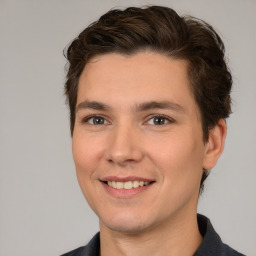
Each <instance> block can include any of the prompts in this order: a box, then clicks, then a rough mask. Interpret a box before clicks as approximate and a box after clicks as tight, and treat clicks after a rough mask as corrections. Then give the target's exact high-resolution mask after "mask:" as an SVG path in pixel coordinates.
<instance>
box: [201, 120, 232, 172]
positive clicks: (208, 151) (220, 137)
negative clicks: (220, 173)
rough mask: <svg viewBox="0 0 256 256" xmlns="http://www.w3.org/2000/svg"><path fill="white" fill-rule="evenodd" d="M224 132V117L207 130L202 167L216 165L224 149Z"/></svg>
mask: <svg viewBox="0 0 256 256" xmlns="http://www.w3.org/2000/svg"><path fill="white" fill-rule="evenodd" d="M226 134H227V125H226V122H225V120H224V119H220V120H219V121H218V123H217V124H216V125H215V127H214V128H212V129H211V130H210V131H209V139H208V142H207V143H206V147H205V156H204V161H203V168H204V169H206V170H209V169H212V168H213V167H214V166H215V165H216V163H217V161H218V159H219V157H220V155H221V153H222V151H223V149H224V144H225V138H226Z"/></svg>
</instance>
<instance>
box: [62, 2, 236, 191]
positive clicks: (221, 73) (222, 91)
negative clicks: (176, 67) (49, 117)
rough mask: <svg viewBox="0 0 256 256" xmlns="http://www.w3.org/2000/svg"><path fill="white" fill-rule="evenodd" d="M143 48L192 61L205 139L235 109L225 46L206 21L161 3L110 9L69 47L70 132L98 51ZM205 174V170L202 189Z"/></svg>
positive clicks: (125, 51)
mask: <svg viewBox="0 0 256 256" xmlns="http://www.w3.org/2000/svg"><path fill="white" fill-rule="evenodd" d="M143 50H151V51H154V52H157V53H161V54H163V55H165V56H169V57H171V58H176V59H183V60H186V61H188V64H189V67H188V75H189V78H190V81H191V89H192V91H193V94H194V97H195V100H196V103H197V104H198V106H199V108H200V112H201V119H202V129H203V140H204V142H207V141H208V136H209V130H210V129H211V128H213V127H214V126H215V125H216V124H217V122H218V121H219V119H221V118H223V119H225V118H227V117H228V116H229V114H230V113H231V107H230V105H231V98H230V91H231V86H232V77H231V74H230V72H229V70H228V68H227V65H226V62H225V59H224V51H225V48H224V44H223V42H222V40H221V39H220V37H219V36H218V34H217V33H216V32H215V30H214V29H213V28H212V27H211V26H210V25H209V24H207V23H206V22H204V21H202V20H199V19H196V18H194V17H191V16H184V17H180V16H179V15H178V14H177V13H176V12H175V11H174V10H172V9H170V8H168V7H162V6H150V7H145V8H136V7H129V8H127V9H125V10H119V9H114V10H110V11H109V12H107V13H106V14H104V15H103V16H101V17H100V19H99V20H98V21H96V22H94V23H92V24H91V25H90V26H88V27H87V28H86V29H85V30H83V31H82V32H81V33H80V35H79V36H78V37H77V38H76V39H75V40H74V41H73V42H72V43H71V45H70V46H69V47H68V48H67V51H66V53H65V56H66V58H67V60H68V62H69V67H68V73H67V80H66V84H65V93H66V96H67V100H68V103H69V107H70V129H71V135H72V133H73V129H74V124H75V118H76V111H75V109H76V103H77V102H76V101H77V90H78V81H79V77H80V75H81V73H82V71H83V69H84V67H85V65H86V63H87V62H88V61H89V60H90V59H91V58H92V57H93V56H95V55H100V54H106V53H112V52H115V53H120V54H125V55H132V54H135V53H137V52H139V51H143ZM207 176H208V172H207V171H206V170H204V171H203V175H202V180H201V190H202V188H203V182H204V180H205V179H206V177H207Z"/></svg>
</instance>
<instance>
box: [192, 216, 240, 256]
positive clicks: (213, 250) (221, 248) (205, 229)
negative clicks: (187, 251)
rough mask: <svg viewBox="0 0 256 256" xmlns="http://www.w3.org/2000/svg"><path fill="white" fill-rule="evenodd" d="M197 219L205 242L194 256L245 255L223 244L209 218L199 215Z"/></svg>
mask: <svg viewBox="0 0 256 256" xmlns="http://www.w3.org/2000/svg"><path fill="white" fill-rule="evenodd" d="M197 217H198V219H197V220H198V227H199V230H200V233H201V235H202V236H203V242H202V244H201V245H200V247H199V248H198V250H197V251H196V253H195V254H194V256H210V255H214V256H215V255H219V256H244V254H241V253H239V252H237V251H236V250H234V249H232V248H231V247H229V246H228V245H226V244H224V243H223V242H222V240H221V238H220V236H219V235H218V234H217V232H216V231H215V230H214V228H213V226H212V224H211V222H210V220H209V219H208V218H206V217H205V216H203V215H200V214H198V216H197Z"/></svg>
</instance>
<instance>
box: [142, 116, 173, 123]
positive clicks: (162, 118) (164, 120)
mask: <svg viewBox="0 0 256 256" xmlns="http://www.w3.org/2000/svg"><path fill="white" fill-rule="evenodd" d="M173 122H174V121H173V119H171V118H169V117H166V116H163V115H159V116H158V115H157V116H152V117H151V118H150V119H149V120H148V122H147V123H148V124H150V125H165V124H169V123H173Z"/></svg>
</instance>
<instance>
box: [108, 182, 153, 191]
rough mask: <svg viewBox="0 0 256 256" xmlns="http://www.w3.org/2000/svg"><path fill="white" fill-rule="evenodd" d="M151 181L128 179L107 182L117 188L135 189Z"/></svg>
mask: <svg viewBox="0 0 256 256" xmlns="http://www.w3.org/2000/svg"><path fill="white" fill-rule="evenodd" d="M149 183H150V182H148V181H138V180H135V181H126V182H120V181H108V182H107V184H108V186H109V187H111V188H115V189H134V188H138V187H143V186H147V185H148V184H149Z"/></svg>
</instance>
